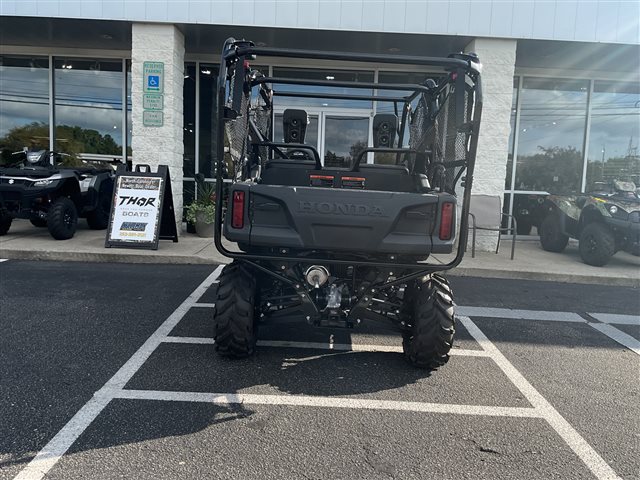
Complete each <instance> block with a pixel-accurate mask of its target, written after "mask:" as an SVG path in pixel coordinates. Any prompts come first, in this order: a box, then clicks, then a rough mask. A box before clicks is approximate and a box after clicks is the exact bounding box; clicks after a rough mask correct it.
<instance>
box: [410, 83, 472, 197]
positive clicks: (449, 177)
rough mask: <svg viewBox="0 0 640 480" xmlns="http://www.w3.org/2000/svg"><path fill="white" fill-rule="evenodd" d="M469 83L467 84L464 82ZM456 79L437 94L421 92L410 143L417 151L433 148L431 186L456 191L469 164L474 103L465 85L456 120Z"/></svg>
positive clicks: (430, 170)
mask: <svg viewBox="0 0 640 480" xmlns="http://www.w3.org/2000/svg"><path fill="white" fill-rule="evenodd" d="M465 85H466V84H465ZM455 93H456V92H455V86H454V84H453V83H450V84H449V85H447V86H446V87H445V88H444V90H442V91H441V92H440V93H439V94H437V95H429V94H422V95H421V96H420V100H419V102H418V105H417V106H416V108H415V110H414V111H413V114H412V116H411V123H410V127H409V146H410V147H411V148H412V149H414V150H418V151H430V152H431V155H429V160H428V162H427V171H426V172H425V173H426V174H427V176H428V178H429V182H430V183H431V185H432V187H433V188H435V189H439V190H442V191H448V192H450V193H454V190H455V184H456V182H457V180H458V179H459V178H460V176H461V174H462V172H461V171H462V170H463V169H464V168H466V165H467V159H468V152H469V150H468V146H469V133H468V124H469V122H470V120H471V114H472V111H471V107H472V105H473V103H472V102H471V101H470V96H471V95H473V90H472V89H471V88H465V91H464V95H463V96H462V101H463V102H464V104H463V105H464V108H463V110H462V111H463V112H464V115H463V121H462V122H458V121H456V99H458V98H459V97H458V96H457V95H456V94H455Z"/></svg>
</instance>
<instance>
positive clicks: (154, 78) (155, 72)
mask: <svg viewBox="0 0 640 480" xmlns="http://www.w3.org/2000/svg"><path fill="white" fill-rule="evenodd" d="M142 75H143V78H144V83H143V84H142V86H143V93H162V86H163V85H162V84H163V78H162V77H163V76H164V63H162V62H144V64H143V69H142Z"/></svg>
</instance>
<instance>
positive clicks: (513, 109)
mask: <svg viewBox="0 0 640 480" xmlns="http://www.w3.org/2000/svg"><path fill="white" fill-rule="evenodd" d="M517 105H518V77H514V79H513V95H512V97H511V118H510V120H509V123H510V125H511V130H510V131H509V153H508V154H507V176H506V179H505V189H511V176H512V174H513V171H512V168H513V142H514V133H515V128H516V106H517Z"/></svg>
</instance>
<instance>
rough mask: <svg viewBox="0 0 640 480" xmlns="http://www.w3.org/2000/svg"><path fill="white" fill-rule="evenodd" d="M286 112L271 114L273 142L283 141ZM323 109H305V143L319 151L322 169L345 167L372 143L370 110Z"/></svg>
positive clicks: (282, 110) (277, 111) (282, 109)
mask: <svg viewBox="0 0 640 480" xmlns="http://www.w3.org/2000/svg"><path fill="white" fill-rule="evenodd" d="M285 109H286V108H285V107H280V108H278V109H277V110H276V111H275V113H274V123H273V140H274V141H275V142H282V141H283V125H282V116H283V112H284V110H285ZM324 110H326V111H322V110H320V109H317V108H314V109H309V110H307V113H308V115H309V125H307V132H306V135H305V141H304V143H305V144H307V145H312V146H314V147H316V148H317V149H318V153H319V154H320V160H321V162H322V164H323V165H324V166H326V167H340V168H348V167H350V166H351V165H352V164H353V162H354V161H355V159H356V157H357V156H358V153H360V152H361V151H362V149H364V148H366V146H367V144H368V142H370V141H371V111H370V110H360V109H359V110H355V109H351V108H348V109H347V108H345V109H324ZM327 110H328V111H327Z"/></svg>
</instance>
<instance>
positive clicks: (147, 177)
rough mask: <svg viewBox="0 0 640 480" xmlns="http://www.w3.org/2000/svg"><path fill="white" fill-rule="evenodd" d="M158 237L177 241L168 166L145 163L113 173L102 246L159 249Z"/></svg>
mask: <svg viewBox="0 0 640 480" xmlns="http://www.w3.org/2000/svg"><path fill="white" fill-rule="evenodd" d="M159 240H173V241H174V242H177V241H178V232H177V230H176V221H175V213H174V209H173V196H172V195H171V180H170V178H169V168H168V167H167V166H166V165H160V166H158V172H157V173H152V172H151V168H150V167H149V166H148V165H137V166H136V169H135V171H133V172H125V171H123V170H119V171H118V172H117V175H116V180H115V188H114V191H113V199H112V202H111V213H110V215H109V228H108V229H107V238H106V241H105V247H107V248H109V247H125V248H150V249H153V250H157V249H158V242H159Z"/></svg>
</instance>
